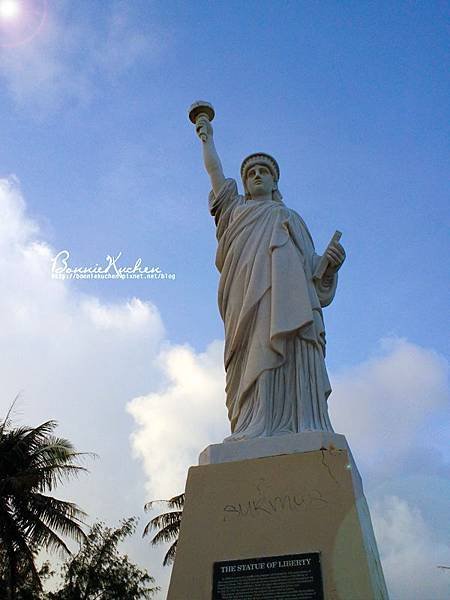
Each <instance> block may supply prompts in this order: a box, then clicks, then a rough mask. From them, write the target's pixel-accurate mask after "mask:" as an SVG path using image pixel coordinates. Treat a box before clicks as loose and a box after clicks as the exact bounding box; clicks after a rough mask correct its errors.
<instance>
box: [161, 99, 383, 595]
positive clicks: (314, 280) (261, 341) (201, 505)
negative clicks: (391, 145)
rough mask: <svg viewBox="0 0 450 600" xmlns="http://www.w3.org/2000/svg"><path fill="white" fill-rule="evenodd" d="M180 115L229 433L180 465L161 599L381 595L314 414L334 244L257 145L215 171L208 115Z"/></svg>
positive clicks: (362, 513)
mask: <svg viewBox="0 0 450 600" xmlns="http://www.w3.org/2000/svg"><path fill="white" fill-rule="evenodd" d="M214 116H215V113H214V109H213V107H212V106H211V104H209V103H207V102H196V103H195V104H193V105H192V106H191V108H190V111H189V118H190V120H191V121H192V123H194V124H195V130H196V134H197V136H198V138H199V139H200V141H201V145H202V150H203V161H204V165H205V168H206V171H207V173H208V175H209V178H210V181H211V187H212V190H211V192H210V194H209V210H210V213H211V215H212V216H213V218H214V221H215V226H216V236H217V241H218V247H217V253H216V267H217V269H218V270H219V272H220V282H219V290H218V301H219V311H220V315H221V317H222V319H223V322H224V327H225V353H224V361H225V371H226V403H227V409H228V417H229V420H230V424H231V435H230V436H229V437H228V438H226V439H225V440H224V443H222V444H216V445H212V446H209V447H208V448H207V449H206V450H205V451H204V452H202V454H201V455H200V466H198V467H193V468H191V469H190V471H189V476H188V482H187V489H186V504H185V509H184V514H183V520H182V527H181V533H180V540H179V544H178V548H177V557H176V561H175V566H174V571H173V574H172V579H171V586H170V589H169V595H168V600H187V599H188V598H189V599H192V600H194V598H195V600H203V599H204V600H207V599H208V600H210V599H213V600H231V599H234V600H275V599H278V600H294V599H297V598H298V599H299V600H300V599H301V600H306V599H307V600H324V599H326V600H386V599H387V598H388V594H387V590H386V585H385V582H384V577H383V572H382V568H381V563H380V560H379V556H378V550H377V546H376V541H375V537H374V534H373V529H372V524H371V519H370V514H369V509H368V506H367V502H366V500H365V497H364V493H363V488H362V482H361V478H360V475H359V473H358V470H357V468H356V465H355V463H354V460H353V457H352V455H351V452H350V449H349V447H348V445H347V442H346V439H345V437H344V436H343V435H339V434H336V433H334V430H333V427H332V425H331V422H330V418H329V415H328V404H327V402H328V396H329V395H330V393H331V386H330V382H329V379H328V375H327V371H326V367H325V327H324V320H323V313H322V309H323V308H324V307H326V306H328V305H329V304H330V303H331V302H332V301H333V298H334V295H335V293H336V288H337V280H338V271H339V269H340V267H341V266H342V264H343V262H344V260H345V251H344V248H343V247H342V245H341V244H340V242H339V240H340V237H341V234H340V232H338V231H336V233H335V235H334V236H333V238H332V239H331V241H330V243H329V244H328V247H327V248H326V250H325V252H324V254H323V255H318V254H317V253H316V252H315V249H314V243H313V240H312V238H311V235H310V233H309V230H308V228H307V226H306V224H305V222H304V221H303V219H302V218H301V217H300V215H298V214H297V213H296V212H295V211H294V210H292V209H290V208H288V207H287V206H286V205H285V204H284V202H283V197H282V194H281V192H280V189H279V180H280V167H279V165H278V163H277V161H276V160H275V158H273V157H272V156H271V155H269V154H267V153H265V152H257V153H254V154H251V155H250V156H247V157H246V158H244V160H243V161H242V164H241V168H240V176H241V180H242V187H243V193H242V194H240V193H239V191H238V186H237V183H236V181H235V180H234V179H230V178H226V177H225V175H224V172H223V168H222V163H221V161H220V158H219V156H218V153H217V150H216V147H215V143H214V135H213V127H212V124H211V121H212V120H213V118H214Z"/></svg>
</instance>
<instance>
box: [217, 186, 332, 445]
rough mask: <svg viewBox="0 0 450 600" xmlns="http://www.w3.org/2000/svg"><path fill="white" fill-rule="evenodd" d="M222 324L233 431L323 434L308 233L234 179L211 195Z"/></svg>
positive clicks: (323, 390) (317, 300) (288, 213)
mask: <svg viewBox="0 0 450 600" xmlns="http://www.w3.org/2000/svg"><path fill="white" fill-rule="evenodd" d="M209 208H210V212H211V214H212V215H213V216H214V218H215V223H216V227H217V232H216V233H217V239H218V248H217V254H216V266H217V268H218V270H219V271H220V274H221V276H220V283H219V292H218V301H219V310H220V314H221V316H222V319H223V321H224V325H225V356H224V360H225V369H226V395H227V408H228V416H229V419H230V422H231V431H232V436H231V437H230V438H227V439H242V438H247V437H258V436H261V435H281V434H283V433H292V432H296V431H304V430H328V431H332V427H331V423H330V420H329V417H328V409H327V397H328V395H329V394H330V392H331V388H330V384H329V380H328V376H327V373H326V368H325V362H324V354H325V330H324V325H323V317H322V308H321V307H322V306H326V305H327V304H329V303H330V302H331V301H332V299H333V296H334V292H335V289H336V283H337V276H334V278H333V282H332V285H331V286H330V287H329V288H325V287H324V286H323V285H321V284H320V282H318V284H317V283H315V282H314V280H313V277H312V273H313V272H314V268H315V266H316V264H317V262H318V260H319V259H320V257H319V256H317V254H316V253H315V251H314V245H313V242H312V239H311V236H310V234H309V231H308V229H307V227H306V225H305V223H304V222H303V220H302V219H301V218H300V216H299V215H298V214H297V213H296V212H295V211H293V210H290V209H288V208H287V207H286V206H285V205H284V204H283V203H282V202H277V201H264V202H262V201H258V200H245V199H244V198H243V197H242V196H240V195H239V194H238V191H237V185H236V182H235V181H234V180H232V179H228V180H226V181H225V183H224V185H223V187H222V189H221V190H220V192H219V193H218V194H217V196H215V195H214V193H213V192H211V193H210V197H209Z"/></svg>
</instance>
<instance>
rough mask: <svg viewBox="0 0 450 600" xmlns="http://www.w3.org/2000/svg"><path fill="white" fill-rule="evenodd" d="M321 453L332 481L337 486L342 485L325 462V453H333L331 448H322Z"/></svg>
mask: <svg viewBox="0 0 450 600" xmlns="http://www.w3.org/2000/svg"><path fill="white" fill-rule="evenodd" d="M320 452H321V453H322V464H323V466H324V467H325V468H326V470H327V471H328V474H329V475H330V477H331V479H332V480H333V481H334V482H335V483H336V484H337V485H340V483H339V481H338V480H337V479H336V477H335V476H334V475H333V473H332V472H331V469H330V467H329V465H328V464H327V462H326V461H325V452H331V448H324V447H322V448H321V449H320Z"/></svg>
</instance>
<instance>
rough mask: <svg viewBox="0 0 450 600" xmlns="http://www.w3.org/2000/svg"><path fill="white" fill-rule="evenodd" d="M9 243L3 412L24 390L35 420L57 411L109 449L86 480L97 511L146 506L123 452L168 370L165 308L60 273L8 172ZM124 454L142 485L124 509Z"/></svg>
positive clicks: (24, 404)
mask: <svg viewBox="0 0 450 600" xmlns="http://www.w3.org/2000/svg"><path fill="white" fill-rule="evenodd" d="M0 250H1V251H0V279H1V284H2V285H1V287H2V290H3V293H2V294H1V295H0V355H1V356H2V361H0V378H1V381H2V399H1V407H2V413H3V414H4V413H5V412H6V409H7V407H8V406H9V404H10V403H11V402H12V400H13V399H14V398H15V396H16V395H17V394H18V393H19V392H20V393H21V400H20V402H19V404H18V410H19V411H23V412H25V413H26V415H27V417H26V423H27V424H33V423H37V422H40V421H43V420H46V419H49V418H54V419H57V420H58V421H59V422H60V423H61V432H62V433H63V434H64V435H67V437H69V438H70V439H71V440H72V441H73V442H74V443H75V444H76V446H77V447H78V448H79V449H80V450H84V451H94V452H97V453H99V454H100V456H101V459H102V460H101V461H98V462H97V463H95V464H93V465H89V466H90V467H91V469H92V472H93V474H94V477H93V479H94V480H96V481H97V484H98V492H97V493H96V494H94V495H93V494H92V493H91V492H90V491H89V489H88V488H89V479H88V478H87V479H86V481H85V482H84V483H83V481H81V482H78V483H77V485H76V490H77V491H76V493H77V501H78V502H79V503H80V504H83V503H84V506H86V508H87V509H88V510H89V511H90V512H91V513H92V514H93V515H104V516H107V515H108V514H110V515H111V516H113V518H115V519H117V518H120V517H121V516H123V512H120V511H128V510H132V512H138V510H139V508H140V505H141V502H143V498H141V497H140V496H139V495H138V494H137V493H136V489H135V488H136V485H137V484H136V481H135V480H133V478H132V476H131V472H130V469H126V468H125V466H124V464H125V463H120V462H119V458H118V457H121V456H123V455H126V456H128V457H129V462H130V463H132V460H131V453H130V449H129V444H128V436H129V434H130V428H131V423H130V421H129V420H127V419H126V415H125V404H126V402H127V401H128V400H129V399H130V398H132V397H134V396H135V395H137V394H140V393H143V392H144V391H146V390H148V389H149V387H150V386H151V384H152V381H153V380H154V379H155V378H157V376H158V370H157V368H156V367H155V366H152V360H153V359H154V357H155V356H156V355H157V353H158V351H159V347H160V344H161V342H162V340H163V339H164V335H165V332H164V326H163V323H162V321H161V317H160V315H159V312H158V310H157V308H156V307H155V306H154V305H152V304H151V303H150V302H143V301H142V300H139V299H137V298H131V299H128V300H124V301H121V302H116V303H108V304H107V303H104V302H102V301H101V300H100V299H99V298H96V297H95V296H92V295H87V294H81V293H79V292H77V290H76V288H74V286H73V285H71V284H70V283H69V282H67V281H60V280H53V279H51V259H52V257H53V256H54V254H55V252H54V251H53V249H52V248H51V247H50V246H49V245H48V244H46V243H45V241H43V240H42V239H40V238H39V229H38V227H37V225H36V224H35V223H34V222H33V221H32V220H30V219H29V218H28V217H27V215H26V211H25V203H24V200H23V198H22V196H21V193H20V188H19V185H18V182H17V180H15V179H14V178H12V179H10V180H0ZM114 462H116V464H118V465H119V466H118V467H117V472H118V473H119V472H120V470H121V469H123V473H119V477H124V478H125V479H127V478H128V482H129V483H130V485H131V486H132V487H130V493H129V494H128V496H127V495H125V502H124V505H122V506H121V507H114V506H113V505H112V503H111V502H110V500H109V498H110V493H111V492H112V489H113V488H114V481H113V476H112V473H113V472H114V471H109V469H111V468H113V465H114ZM136 470H137V469H136ZM80 483H81V485H80ZM74 490H75V486H74V487H72V488H70V491H71V492H73V491H74ZM68 493H69V492H68ZM127 498H128V500H127Z"/></svg>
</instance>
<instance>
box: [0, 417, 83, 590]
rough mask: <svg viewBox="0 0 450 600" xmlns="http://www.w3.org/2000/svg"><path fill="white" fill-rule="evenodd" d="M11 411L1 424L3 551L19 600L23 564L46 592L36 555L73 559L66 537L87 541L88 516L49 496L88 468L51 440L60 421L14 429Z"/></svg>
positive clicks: (0, 543)
mask: <svg viewBox="0 0 450 600" xmlns="http://www.w3.org/2000/svg"><path fill="white" fill-rule="evenodd" d="M10 412H11V409H10V411H9V412H8V415H7V416H6V418H5V420H4V421H3V422H0V546H1V547H2V549H3V554H4V556H5V558H6V563H7V564H6V565H5V568H4V571H5V572H6V587H7V589H8V598H9V600H14V598H15V597H16V590H17V586H18V584H19V583H20V582H19V573H20V572H21V571H22V572H23V567H24V565H26V567H27V569H28V570H29V571H30V572H31V577H32V579H33V580H34V581H35V582H36V585H37V587H38V588H39V589H40V588H41V582H40V578H39V573H38V571H37V568H36V565H35V560H34V559H35V555H36V551H38V550H40V549H41V548H46V549H48V550H58V551H60V552H61V553H63V554H67V553H68V554H70V551H69V548H68V547H67V545H66V543H65V541H64V540H63V538H62V537H61V535H63V536H68V537H71V538H73V539H75V540H77V541H82V540H84V539H85V534H84V533H83V530H82V528H81V525H83V524H84V523H83V518H84V517H85V516H86V514H85V513H84V512H83V511H82V510H80V508H79V507H78V506H77V505H76V504H74V503H72V502H65V501H63V500H58V499H57V498H54V497H52V496H47V495H46V494H45V492H50V491H52V490H53V488H55V487H56V485H57V484H58V483H60V482H62V481H63V480H64V479H68V478H70V477H73V476H76V475H78V474H79V473H80V472H81V471H86V469H85V468H84V467H82V466H80V465H79V464H78V463H79V460H80V457H81V456H82V454H81V453H79V452H75V450H74V447H73V446H72V444H71V443H70V442H69V441H68V440H65V439H62V438H58V437H55V436H54V435H52V434H53V431H54V429H55V428H56V425H57V424H56V422H55V421H47V422H45V423H42V424H41V425H39V426H38V427H13V426H12V423H11V420H10Z"/></svg>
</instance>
